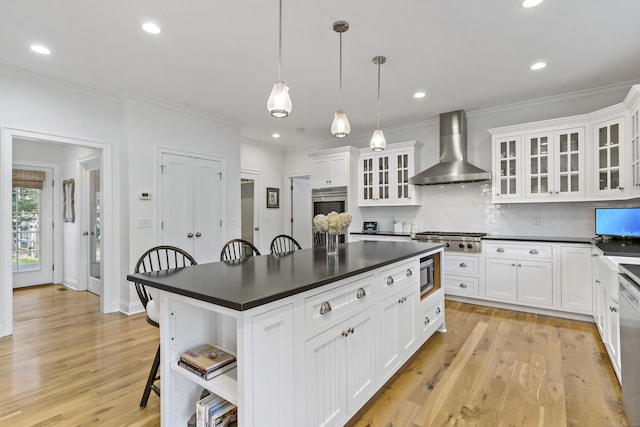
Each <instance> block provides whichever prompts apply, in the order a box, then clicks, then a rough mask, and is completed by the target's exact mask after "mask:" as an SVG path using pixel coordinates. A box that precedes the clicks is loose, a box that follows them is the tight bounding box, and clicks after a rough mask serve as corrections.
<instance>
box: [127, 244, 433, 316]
mask: <svg viewBox="0 0 640 427" xmlns="http://www.w3.org/2000/svg"><path fill="white" fill-rule="evenodd" d="M443 247H444V244H441V243H424V242H354V243H347V244H341V245H339V250H338V251H339V252H338V255H337V256H327V255H326V252H325V249H324V248H316V249H302V250H297V251H293V252H288V253H286V254H284V255H261V256H252V257H247V258H244V259H243V260H240V261H235V262H213V263H208V264H198V265H194V266H191V267H185V268H178V269H171V270H163V271H156V272H150V273H135V274H130V275H128V276H127V280H129V281H131V282H136V283H141V284H143V285H146V286H150V287H153V288H157V289H161V290H163V291H167V292H172V293H176V294H179V295H184V296H187V297H191V298H195V299H198V300H201V301H206V302H210V303H213V304H217V305H220V306H223V307H227V308H231V309H234V310H238V311H243V310H248V309H250V308H254V307H258V306H260V305H263V304H267V303H269V302H272V301H277V300H279V299H282V298H286V297H288V296H291V295H295V294H297V293H300V292H304V291H307V290H309V289H313V288H316V287H319V286H323V285H326V284H327V283H331V282H335V281H338V280H341V279H345V278H348V277H351V276H355V275H357V274H361V273H364V272H366V271H369V270H373V269H376V268H379V267H384V266H385V265H389V264H393V263H395V262H398V261H402V260H404V259H408V258H411V257H414V256H416V255H419V254H421V253H424V252H430V251H436V250H438V249H440V248H443Z"/></svg>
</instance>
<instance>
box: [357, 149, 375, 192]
mask: <svg viewBox="0 0 640 427" xmlns="http://www.w3.org/2000/svg"><path fill="white" fill-rule="evenodd" d="M374 162H375V156H362V157H360V179H359V182H360V203H361V204H367V203H370V202H372V201H373V200H374V195H373V190H374V188H375V184H374V176H375V170H374Z"/></svg>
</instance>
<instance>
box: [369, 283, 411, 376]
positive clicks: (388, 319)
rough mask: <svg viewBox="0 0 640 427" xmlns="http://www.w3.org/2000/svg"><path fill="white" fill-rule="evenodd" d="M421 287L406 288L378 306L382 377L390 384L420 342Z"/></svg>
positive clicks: (378, 363) (377, 330)
mask: <svg viewBox="0 0 640 427" xmlns="http://www.w3.org/2000/svg"><path fill="white" fill-rule="evenodd" d="M418 293H419V291H418V288H417V287H415V286H404V287H403V288H402V290H400V291H399V292H397V293H395V294H393V295H391V296H389V297H387V298H386V299H384V300H382V301H381V302H380V303H379V304H378V314H377V319H378V320H379V322H378V323H377V326H376V334H377V336H378V349H377V355H378V356H377V360H378V361H377V371H378V378H379V379H380V380H381V381H383V382H384V381H386V380H387V379H389V378H390V377H391V375H393V373H394V372H395V371H396V370H397V369H398V368H399V367H400V366H401V365H402V364H403V363H404V361H405V360H406V357H407V353H408V352H409V351H410V350H411V349H412V348H413V347H414V345H415V342H416V322H415V319H416V306H417V301H418Z"/></svg>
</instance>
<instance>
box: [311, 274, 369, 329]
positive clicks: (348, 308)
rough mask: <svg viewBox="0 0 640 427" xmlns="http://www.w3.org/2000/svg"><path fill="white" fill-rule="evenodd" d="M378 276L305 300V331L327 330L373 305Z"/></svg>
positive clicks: (347, 284)
mask: <svg viewBox="0 0 640 427" xmlns="http://www.w3.org/2000/svg"><path fill="white" fill-rule="evenodd" d="M375 278H377V276H376V275H371V276H369V277H365V278H363V279H359V280H357V281H355V282H351V283H346V284H344V285H342V286H338V287H336V288H333V289H330V290H328V291H325V292H321V293H319V294H315V295H312V296H310V297H308V298H306V299H305V302H304V305H305V329H306V330H307V332H311V334H313V331H314V330H315V329H316V328H319V330H318V332H319V331H322V330H325V329H326V328H328V327H331V326H333V325H334V324H336V323H338V322H341V321H342V320H344V319H345V318H347V317H350V316H352V315H353V314H356V313H357V312H358V311H360V310H361V309H363V308H365V307H367V306H369V305H372V304H373V302H374V301H373V286H374V280H375Z"/></svg>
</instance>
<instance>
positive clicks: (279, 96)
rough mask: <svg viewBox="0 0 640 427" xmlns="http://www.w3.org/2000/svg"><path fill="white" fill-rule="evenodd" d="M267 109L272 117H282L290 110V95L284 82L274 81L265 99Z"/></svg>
mask: <svg viewBox="0 0 640 427" xmlns="http://www.w3.org/2000/svg"><path fill="white" fill-rule="evenodd" d="M267 110H269V113H271V115H272V116H273V117H278V118H284V117H287V116H288V115H289V113H290V112H291V97H290V96H289V88H288V87H287V84H286V83H285V82H276V83H275V84H274V85H273V89H272V90H271V95H269V99H268V100H267Z"/></svg>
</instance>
